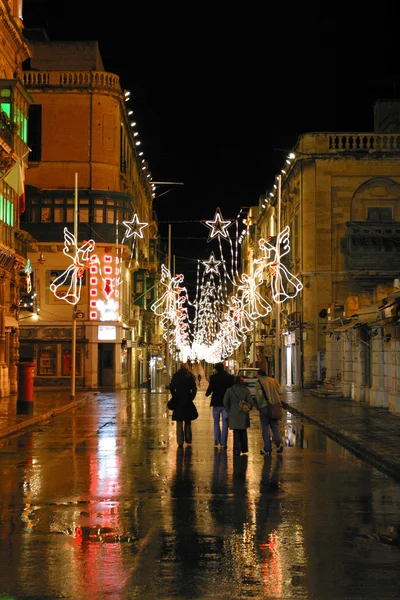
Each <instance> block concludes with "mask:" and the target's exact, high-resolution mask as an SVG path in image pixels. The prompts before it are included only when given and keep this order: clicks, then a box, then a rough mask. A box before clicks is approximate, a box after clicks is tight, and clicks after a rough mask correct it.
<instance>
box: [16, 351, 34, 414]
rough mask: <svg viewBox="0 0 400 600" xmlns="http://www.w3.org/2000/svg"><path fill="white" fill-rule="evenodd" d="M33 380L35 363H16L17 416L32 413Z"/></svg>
mask: <svg viewBox="0 0 400 600" xmlns="http://www.w3.org/2000/svg"><path fill="white" fill-rule="evenodd" d="M34 378H35V363H33V362H20V363H18V399H17V414H18V415H30V414H32V413H33V382H34Z"/></svg>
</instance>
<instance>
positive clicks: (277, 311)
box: [274, 175, 282, 382]
mask: <svg viewBox="0 0 400 600" xmlns="http://www.w3.org/2000/svg"><path fill="white" fill-rule="evenodd" d="M277 181H278V204H277V215H276V238H277V239H278V238H279V234H280V232H281V201H282V175H278V177H277ZM280 307H281V305H280V304H279V303H278V302H276V303H275V373H274V376H275V379H277V380H278V381H279V382H280V380H281V364H280V337H281V308H280Z"/></svg>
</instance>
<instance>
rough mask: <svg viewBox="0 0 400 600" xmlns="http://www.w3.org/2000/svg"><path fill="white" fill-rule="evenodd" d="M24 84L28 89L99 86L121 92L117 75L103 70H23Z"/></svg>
mask: <svg viewBox="0 0 400 600" xmlns="http://www.w3.org/2000/svg"><path fill="white" fill-rule="evenodd" d="M23 78H24V86H25V87H26V88H28V89H31V88H35V87H36V88H43V87H63V88H98V89H99V88H101V89H108V90H110V91H112V90H113V91H115V92H116V93H118V94H121V93H122V90H121V86H120V83H119V77H118V76H117V75H114V74H113V73H107V72H105V71H24V73H23Z"/></svg>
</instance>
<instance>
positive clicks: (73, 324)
mask: <svg viewBox="0 0 400 600" xmlns="http://www.w3.org/2000/svg"><path fill="white" fill-rule="evenodd" d="M74 236H75V254H76V253H77V251H78V173H75V195H74ZM71 344H72V352H71V394H70V398H71V400H74V399H75V371H76V304H74V305H73V306H72V340H71Z"/></svg>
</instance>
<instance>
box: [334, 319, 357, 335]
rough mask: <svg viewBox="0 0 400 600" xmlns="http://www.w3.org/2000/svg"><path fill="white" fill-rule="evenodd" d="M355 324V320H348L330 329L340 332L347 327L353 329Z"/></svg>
mask: <svg viewBox="0 0 400 600" xmlns="http://www.w3.org/2000/svg"><path fill="white" fill-rule="evenodd" d="M356 325H357V322H356V321H350V322H349V323H343V324H342V325H337V326H336V327H332V328H331V329H330V331H334V332H335V333H336V332H340V331H347V330H348V329H353V328H354V327H355V326H356Z"/></svg>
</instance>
